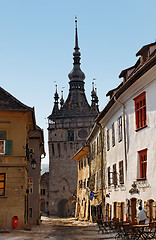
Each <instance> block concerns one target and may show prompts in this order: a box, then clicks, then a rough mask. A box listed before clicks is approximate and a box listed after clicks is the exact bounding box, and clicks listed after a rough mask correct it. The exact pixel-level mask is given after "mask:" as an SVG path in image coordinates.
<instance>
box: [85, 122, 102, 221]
mask: <svg viewBox="0 0 156 240" xmlns="http://www.w3.org/2000/svg"><path fill="white" fill-rule="evenodd" d="M87 142H88V143H89V146H90V165H89V168H90V171H89V172H90V176H89V179H90V182H89V188H90V220H91V221H94V220H95V219H96V218H103V215H104V203H105V188H104V187H105V182H104V174H105V168H104V167H105V156H104V132H103V128H102V127H101V125H98V124H95V125H94V128H93V129H92V132H91V134H90V135H89V137H88V139H87Z"/></svg>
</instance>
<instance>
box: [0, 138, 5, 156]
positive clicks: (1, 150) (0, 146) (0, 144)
mask: <svg viewBox="0 0 156 240" xmlns="http://www.w3.org/2000/svg"><path fill="white" fill-rule="evenodd" d="M0 154H1V155H2V154H5V141H4V140H0Z"/></svg>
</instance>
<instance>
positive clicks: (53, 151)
mask: <svg viewBox="0 0 156 240" xmlns="http://www.w3.org/2000/svg"><path fill="white" fill-rule="evenodd" d="M52 154H53V156H55V149H54V144H53V143H52Z"/></svg>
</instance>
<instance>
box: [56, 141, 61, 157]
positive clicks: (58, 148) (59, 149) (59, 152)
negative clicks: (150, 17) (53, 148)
mask: <svg viewBox="0 0 156 240" xmlns="http://www.w3.org/2000/svg"><path fill="white" fill-rule="evenodd" d="M57 150H58V156H59V158H60V157H61V148H60V143H58V144H57Z"/></svg>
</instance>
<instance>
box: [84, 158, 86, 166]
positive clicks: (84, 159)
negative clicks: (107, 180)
mask: <svg viewBox="0 0 156 240" xmlns="http://www.w3.org/2000/svg"><path fill="white" fill-rule="evenodd" d="M84 167H86V157H84Z"/></svg>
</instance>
